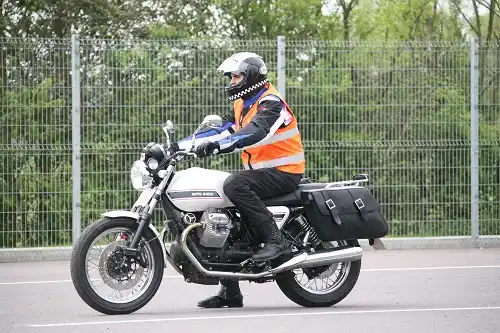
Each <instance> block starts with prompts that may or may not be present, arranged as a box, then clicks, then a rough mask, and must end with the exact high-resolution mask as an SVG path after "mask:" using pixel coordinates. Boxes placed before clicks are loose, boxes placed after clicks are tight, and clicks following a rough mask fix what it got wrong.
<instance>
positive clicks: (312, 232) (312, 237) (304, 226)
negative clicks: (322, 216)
mask: <svg viewBox="0 0 500 333" xmlns="http://www.w3.org/2000/svg"><path fill="white" fill-rule="evenodd" d="M295 220H297V222H298V223H299V224H300V227H301V228H302V230H304V231H305V232H306V234H307V233H308V232H309V240H310V241H311V244H312V246H313V247H316V246H318V245H319V244H320V243H321V241H320V240H319V238H318V234H316V231H315V230H314V228H313V227H312V226H311V225H310V224H309V222H307V220H306V219H305V218H304V216H302V215H299V216H297V217H296V218H295Z"/></svg>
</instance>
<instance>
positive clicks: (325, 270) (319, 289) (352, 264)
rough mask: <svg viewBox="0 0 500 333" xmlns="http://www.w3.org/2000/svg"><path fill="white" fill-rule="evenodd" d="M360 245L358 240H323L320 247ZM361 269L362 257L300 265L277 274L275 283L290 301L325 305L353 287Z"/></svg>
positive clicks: (309, 305) (342, 295)
mask: <svg viewBox="0 0 500 333" xmlns="http://www.w3.org/2000/svg"><path fill="white" fill-rule="evenodd" d="M333 243H338V245H337V246H346V245H347V246H359V243H358V242H357V241H342V242H332V243H330V242H323V244H322V245H323V247H325V248H326V247H328V248H331V247H333V246H332V245H333ZM315 270H316V271H315ZM360 271H361V259H358V260H356V261H349V262H342V263H338V264H332V265H329V266H324V267H314V268H304V269H302V268H299V269H295V270H292V271H288V272H284V273H281V274H279V276H278V277H277V278H276V284H277V285H278V287H279V288H280V289H281V291H282V292H283V294H285V296H286V297H288V299H290V300H291V301H292V302H294V303H296V304H298V305H300V306H303V307H328V306H332V305H335V304H337V303H339V302H340V301H342V300H343V299H344V298H345V297H347V295H349V293H350V292H351V291H352V289H353V288H354V286H355V285H356V282H357V281H358V277H359V273H360Z"/></svg>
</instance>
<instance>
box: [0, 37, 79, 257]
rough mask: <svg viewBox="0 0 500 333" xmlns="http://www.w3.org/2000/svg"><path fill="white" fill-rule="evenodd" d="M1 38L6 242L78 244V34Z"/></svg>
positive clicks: (2, 231)
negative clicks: (74, 40) (74, 164)
mask: <svg viewBox="0 0 500 333" xmlns="http://www.w3.org/2000/svg"><path fill="white" fill-rule="evenodd" d="M0 45H2V48H1V49H0V52H1V56H0V73H1V77H2V82H1V88H0V94H1V96H2V98H1V102H0V103H1V110H2V111H1V112H0V129H1V137H2V139H1V141H0V247H2V248H11V247H39V246H53V245H71V188H72V187H71V73H70V70H71V61H70V60H71V41H70V40H69V39H13V38H7V39H5V38H4V39H0Z"/></svg>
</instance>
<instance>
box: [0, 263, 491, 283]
mask: <svg viewBox="0 0 500 333" xmlns="http://www.w3.org/2000/svg"><path fill="white" fill-rule="evenodd" d="M485 268H500V265H485V266H436V267H399V268H368V269H362V270H361V273H370V272H406V271H439V270H447V269H485ZM163 278H164V279H183V278H184V277H183V276H181V275H164V276H163ZM68 282H71V280H52V281H17V282H0V286H12V285H23V284H45V283H68Z"/></svg>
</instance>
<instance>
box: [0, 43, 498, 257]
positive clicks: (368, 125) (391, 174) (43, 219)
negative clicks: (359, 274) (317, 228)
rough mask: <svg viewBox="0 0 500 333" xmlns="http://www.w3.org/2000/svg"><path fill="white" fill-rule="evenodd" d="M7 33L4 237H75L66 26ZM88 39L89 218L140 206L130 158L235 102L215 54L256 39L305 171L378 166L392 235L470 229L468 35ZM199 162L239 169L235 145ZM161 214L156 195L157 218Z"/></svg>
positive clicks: (486, 222) (376, 185) (492, 219)
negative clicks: (458, 39)
mask: <svg viewBox="0 0 500 333" xmlns="http://www.w3.org/2000/svg"><path fill="white" fill-rule="evenodd" d="M3 42H4V44H5V45H7V47H6V49H4V50H3V51H2V52H3V53H2V58H1V60H2V61H1V63H0V69H1V70H2V73H6V74H7V75H3V77H4V80H3V82H2V90H1V93H2V96H6V98H4V97H2V109H3V110H6V111H2V115H0V126H2V129H3V133H2V135H3V138H4V139H2V142H1V143H0V144H1V146H0V148H1V151H0V156H1V157H2V161H1V162H2V163H1V164H0V184H2V188H1V189H0V202H1V204H0V207H1V211H0V216H1V218H0V223H1V226H2V227H1V229H0V242H1V244H0V246H1V247H33V246H55V245H71V239H72V237H71V230H72V225H71V224H72V222H71V221H72V211H71V210H72V200H73V199H72V196H71V193H72V189H73V186H72V181H73V180H75V179H76V178H72V165H71V163H72V140H76V141H74V142H78V138H75V137H73V138H72V134H74V132H72V130H71V122H72V117H71V114H72V101H71V99H72V97H74V96H72V94H71V85H72V82H71V79H72V78H71V75H70V71H71V66H72V63H71V39H65V40H33V41H27V40H12V39H4V40H3ZM78 42H79V43H78V44H79V50H78V52H75V53H74V55H76V56H77V57H78V61H79V63H80V79H79V80H78V82H79V86H80V87H79V90H80V95H79V97H80V109H79V111H80V124H81V127H80V136H81V137H80V138H79V139H80V142H81V159H80V161H81V173H80V176H81V192H80V193H79V194H80V195H79V196H78V193H75V194H76V196H75V197H74V198H75V199H74V200H73V202H76V201H78V200H79V201H80V202H81V204H80V208H81V211H80V212H79V214H80V213H81V215H80V216H81V228H84V227H85V226H87V225H88V223H90V222H91V221H92V220H95V219H96V218H98V217H99V214H100V213H101V212H103V211H105V210H110V209H129V207H130V206H131V204H132V203H133V202H134V200H135V199H136V197H137V192H136V191H134V190H133V189H132V188H131V186H130V181H129V168H130V166H131V163H132V162H133V161H134V160H135V159H137V158H138V157H139V153H140V150H141V148H142V147H143V146H144V145H146V144H147V143H148V142H150V141H157V142H163V141H164V134H163V132H162V130H161V127H162V126H163V125H164V124H165V122H166V121H167V120H168V119H171V120H172V121H173V122H174V124H175V126H176V130H177V132H176V139H180V138H184V137H186V136H187V135H189V134H190V133H191V132H192V131H193V130H194V128H195V127H196V125H197V124H198V123H199V122H200V121H201V120H202V118H203V117H204V116H205V115H207V114H211V113H215V114H224V113H231V112H232V110H231V106H230V103H229V102H228V101H227V99H225V97H224V95H223V93H222V91H223V90H222V89H223V87H224V84H225V83H226V82H224V81H223V80H221V79H220V78H219V77H217V75H216V73H215V69H216V68H217V66H218V64H219V63H220V62H221V61H222V60H224V59H225V58H226V57H227V56H229V55H230V54H231V53H233V52H237V51H242V50H250V51H254V52H256V53H259V54H261V55H263V56H264V57H265V60H266V62H267V64H268V68H269V71H270V79H271V81H273V82H274V83H275V84H276V86H282V87H283V86H285V87H286V97H287V100H288V102H289V103H290V104H291V106H292V108H293V110H294V112H295V113H296V114H297V116H298V118H299V123H300V124H299V125H300V129H301V132H302V136H303V140H304V145H305V147H306V154H307V176H309V177H311V178H313V179H316V180H321V181H326V180H330V181H334V180H340V179H346V178H350V177H351V176H352V175H353V174H354V173H359V172H365V173H368V174H369V176H370V178H371V179H372V183H371V186H372V187H373V190H374V193H375V195H376V196H377V197H378V198H379V200H380V201H381V203H382V206H383V210H384V214H385V215H386V216H387V218H388V221H389V223H390V225H391V236H400V237H409V236H451V235H471V232H472V230H471V136H470V135H471V133H470V126H471V124H470V115H471V112H470V110H471V105H470V101H471V96H470V91H471V89H470V85H471V82H470V78H471V68H470V56H471V52H470V45H469V44H468V43H457V44H450V43H438V42H435V43H422V42H392V43H374V42H360V43H351V44H346V43H342V42H331V41H290V40H283V43H281V42H280V43H278V42H277V41H276V40H270V41H256V40H253V41H227V40H224V41H220V40H204V41H186V40H147V41H145V40H105V39H79V40H78ZM498 49H499V48H498V46H495V45H493V46H492V45H481V46H480V47H479V53H478V54H479V69H478V73H479V84H478V88H479V103H478V104H479V122H480V123H479V147H480V150H479V169H480V174H479V189H480V196H479V201H480V204H479V208H480V209H479V219H480V223H479V226H480V234H481V235H485V234H489V235H491V234H500V232H499V231H500V227H499V222H498V221H499V220H500V216H499V214H500V213H499V208H498V207H499V206H500V205H499V197H500V193H499V191H500V181H499V178H500V176H499V165H500V161H499V158H498V156H500V154H499V151H498V149H499V148H498V147H499V145H498V143H499V142H498V139H499V138H500V132H498V128H499V126H498V119H499V111H498V110H499V104H500V102H499V97H498V94H499V92H498V91H499V86H500V85H499V82H498V80H499V79H498V77H500V76H499V75H498V70H499V68H500V67H499V64H498V59H500V57H499V53H498V51H499V50H498ZM278 63H279V64H281V65H283V64H284V66H283V67H282V68H281V70H279V68H278ZM281 77H283V78H285V79H286V82H285V85H282V83H283V82H280V83H278V82H277V79H278V78H281ZM74 85H75V83H74ZM75 89H78V88H75ZM73 112H75V110H73ZM75 120H76V118H75ZM76 135H77V134H76ZM77 136H78V135H77ZM77 155H78V154H76V153H75V154H74V156H77ZM73 161H75V160H73ZM193 165H197V166H201V167H208V168H218V169H221V170H224V171H229V172H232V171H235V170H241V162H240V159H239V155H238V154H232V155H227V156H222V157H215V158H210V159H205V160H201V161H196V162H193V163H192V164H190V165H185V166H184V167H187V166H193ZM75 170H76V171H75ZM77 170H78V166H77V167H76V168H75V167H74V168H73V171H74V172H76V173H77V174H78V172H77ZM76 181H77V180H76ZM76 192H79V191H78V190H76ZM79 214H76V215H75V216H76V219H78V220H79ZM164 218H165V217H164V216H163V214H162V213H161V211H159V210H158V211H157V212H156V214H155V224H156V225H157V226H158V227H161V226H162V225H163V223H162V222H163V220H164Z"/></svg>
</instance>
